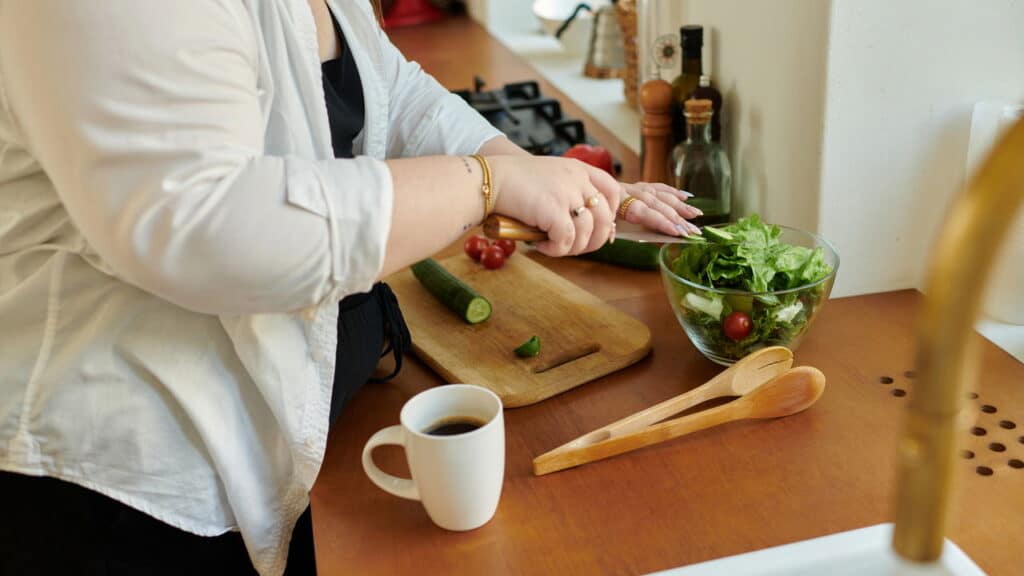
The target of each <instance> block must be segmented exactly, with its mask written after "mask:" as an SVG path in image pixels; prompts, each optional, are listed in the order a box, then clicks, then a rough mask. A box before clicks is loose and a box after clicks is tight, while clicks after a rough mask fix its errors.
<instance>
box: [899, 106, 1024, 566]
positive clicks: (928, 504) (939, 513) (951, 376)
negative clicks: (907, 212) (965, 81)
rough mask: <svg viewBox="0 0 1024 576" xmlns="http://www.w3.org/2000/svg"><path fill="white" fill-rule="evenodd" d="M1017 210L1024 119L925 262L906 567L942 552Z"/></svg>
mask: <svg viewBox="0 0 1024 576" xmlns="http://www.w3.org/2000/svg"><path fill="white" fill-rule="evenodd" d="M1022 203H1024V119H1022V120H1020V121H1018V122H1017V123H1016V124H1015V125H1014V126H1013V127H1011V128H1010V130H1008V131H1007V133H1006V134H1005V135H1004V136H1003V137H1002V138H1001V140H1000V141H999V143H998V144H997V145H996V146H995V147H994V148H993V151H992V152H991V154H990V155H989V157H988V159H987V160H986V161H985V163H984V164H983V165H982V167H981V169H980V170H979V171H978V172H977V174H976V175H975V176H974V178H973V179H972V181H971V183H970V184H969V185H968V187H967V191H966V193H965V194H964V195H963V196H961V198H960V199H959V200H958V202H957V204H956V208H955V209H953V210H951V211H950V212H949V214H948V215H947V217H946V221H945V224H944V225H943V226H942V228H941V233H940V238H939V240H938V243H937V246H936V248H935V250H934V252H933V254H932V257H931V263H930V267H929V271H928V274H927V278H926V281H925V294H926V297H925V300H924V310H923V313H922V315H921V317H920V320H919V323H918V327H917V342H918V344H917V359H916V364H917V371H918V376H919V378H918V382H917V385H916V386H915V389H914V391H913V394H911V397H910V402H909V405H908V409H907V416H906V419H905V421H904V424H903V431H902V435H901V438H900V441H899V446H898V465H897V467H898V469H897V474H898V477H897V488H896V501H895V524H896V526H895V530H894V533H893V548H894V549H895V550H896V553H897V554H899V555H900V556H902V557H903V558H906V559H908V560H911V561H917V562H931V561H935V560H936V559H938V558H939V556H940V555H941V553H942V543H943V541H944V537H945V531H946V527H947V524H948V516H949V513H950V512H949V511H950V508H951V499H952V498H951V497H952V493H953V487H954V486H953V484H954V477H955V474H954V472H955V465H956V454H957V439H958V436H959V433H960V432H961V431H960V430H959V428H958V422H957V420H958V418H957V416H958V414H959V413H960V411H961V409H962V407H963V405H964V399H965V396H966V393H967V391H968V389H969V388H973V382H974V379H975V375H976V372H977V370H976V368H977V364H978V354H977V347H976V343H977V340H976V339H977V336H976V335H975V332H974V323H975V321H976V320H977V316H978V312H979V309H980V307H981V301H982V297H983V296H984V294H985V287H986V285H987V281H988V279H989V277H990V272H991V269H992V265H993V262H994V260H995V256H996V254H997V252H998V251H997V248H998V247H999V245H1000V244H1001V243H1002V242H1003V241H1004V239H1005V237H1006V236H1007V235H1008V233H1009V230H1010V226H1011V224H1012V223H1013V220H1014V216H1015V214H1016V213H1017V211H1018V210H1019V209H1020V207H1021V204H1022ZM1022 288H1024V287H1022ZM1022 297H1024V294H1022Z"/></svg>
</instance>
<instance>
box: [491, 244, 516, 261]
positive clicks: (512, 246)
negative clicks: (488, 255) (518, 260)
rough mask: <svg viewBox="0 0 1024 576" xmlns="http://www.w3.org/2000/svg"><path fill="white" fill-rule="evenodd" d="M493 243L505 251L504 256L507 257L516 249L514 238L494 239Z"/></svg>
mask: <svg viewBox="0 0 1024 576" xmlns="http://www.w3.org/2000/svg"><path fill="white" fill-rule="evenodd" d="M494 245H495V246H497V247H499V248H501V251H502V252H504V253H505V257H506V258H508V257H509V256H511V255H512V253H513V252H515V251H516V241H515V240H496V241H495V242H494Z"/></svg>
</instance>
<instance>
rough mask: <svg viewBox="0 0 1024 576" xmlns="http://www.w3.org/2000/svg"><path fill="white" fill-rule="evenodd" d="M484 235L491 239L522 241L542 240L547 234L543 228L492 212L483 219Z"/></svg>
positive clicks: (546, 237)
mask: <svg viewBox="0 0 1024 576" xmlns="http://www.w3.org/2000/svg"><path fill="white" fill-rule="evenodd" d="M484 236H487V237H488V238H491V239H492V240H522V241H523V242H543V241H544V240H547V239H548V235H547V233H546V232H544V231H543V230H540V229H538V228H534V227H533V226H527V225H526V224H523V223H522V222H520V221H519V220H515V219H513V218H506V217H505V216H498V215H497V214H492V215H490V216H488V217H487V220H484Z"/></svg>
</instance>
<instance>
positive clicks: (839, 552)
mask: <svg viewBox="0 0 1024 576" xmlns="http://www.w3.org/2000/svg"><path fill="white" fill-rule="evenodd" d="M891 543H892V524H891V523H888V524H877V525H875V526H868V527H866V528H858V529H856V530H850V531H847V532H839V533H837V534H830V535H828V536H822V537H820V538H813V539H811V540H803V541H801V542H794V543H792V544H785V545H782V546H775V547H773V548H765V549H763V550H757V551H754V552H748V553H746V554H739V555H736V556H729V557H726V558H719V559H717V560H710V561H707V562H701V563H699V564H692V565H690V566H682V567H678V568H672V569H669V570H664V571H661V572H657V573H655V574H652V575H651V576H711V575H715V576H717V575H722V574H725V575H728V576H754V575H759V576H782V575H783V574H786V575H804V574H806V575H811V574H823V573H825V571H826V570H827V573H828V574H829V576H842V575H844V574H851V575H853V574H856V575H863V574H879V575H891V576H898V575H913V576H932V575H940V574H941V575H954V576H984V574H985V573H984V572H983V571H982V570H981V568H979V567H978V565H977V564H975V563H974V561H972V560H971V559H970V558H969V557H968V556H967V554H965V553H964V551H963V550H961V549H960V547H959V546H957V545H956V544H955V543H953V542H952V541H950V540H949V539H948V538H947V539H946V545H945V547H944V549H943V553H942V557H941V558H940V559H939V561H938V562H936V563H934V564H916V563H912V562H907V561H905V560H903V559H902V558H900V557H898V556H897V555H896V554H895V553H894V552H893V551H892V544H891Z"/></svg>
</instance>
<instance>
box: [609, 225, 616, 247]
mask: <svg viewBox="0 0 1024 576" xmlns="http://www.w3.org/2000/svg"><path fill="white" fill-rule="evenodd" d="M608 243H609V244H615V224H614V223H613V224H612V235H611V237H610V238H609V239H608Z"/></svg>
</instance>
